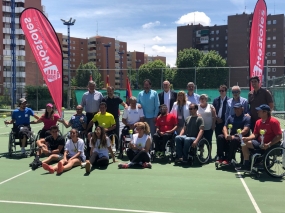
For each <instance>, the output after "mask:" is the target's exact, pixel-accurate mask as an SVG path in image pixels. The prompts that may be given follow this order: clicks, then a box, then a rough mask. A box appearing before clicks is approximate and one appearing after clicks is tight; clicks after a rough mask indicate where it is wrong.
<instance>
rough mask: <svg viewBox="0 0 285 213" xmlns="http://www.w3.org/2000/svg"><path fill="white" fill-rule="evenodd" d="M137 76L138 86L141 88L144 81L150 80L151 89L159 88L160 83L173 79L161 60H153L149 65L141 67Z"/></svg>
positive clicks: (169, 70)
mask: <svg viewBox="0 0 285 213" xmlns="http://www.w3.org/2000/svg"><path fill="white" fill-rule="evenodd" d="M138 74H139V86H142V84H143V81H144V80H145V79H150V80H151V83H152V88H161V85H162V81H164V80H169V81H171V80H172V77H173V76H172V73H171V69H170V68H169V67H167V66H166V65H165V64H164V63H163V61H161V60H155V61H152V62H150V63H147V64H143V65H141V66H140V68H139V70H138ZM168 78H171V79H168Z"/></svg>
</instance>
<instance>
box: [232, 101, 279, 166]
mask: <svg viewBox="0 0 285 213" xmlns="http://www.w3.org/2000/svg"><path fill="white" fill-rule="evenodd" d="M255 109H256V110H257V114H258V117H259V118H260V119H259V120H257V121H256V123H255V126H254V131H253V133H252V134H251V135H250V136H249V137H243V138H242V139H243V141H244V143H245V144H246V146H243V147H242V154H243V157H244V164H243V165H242V166H241V167H240V168H236V169H237V170H238V171H249V170H250V160H249V154H250V150H253V149H255V150H266V149H268V148H270V146H273V145H275V144H277V143H279V142H280V140H281V138H282V130H281V128H280V123H279V121H278V120H277V119H276V118H273V117H272V116H271V112H270V111H271V109H270V107H269V106H268V105H266V104H262V105H260V106H259V107H257V108H255ZM260 130H263V131H262V132H260ZM263 132H264V133H265V134H264V135H263V137H264V140H263V142H264V145H263V146H261V142H262V139H261V133H263Z"/></svg>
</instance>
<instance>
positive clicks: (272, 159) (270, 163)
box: [263, 146, 285, 178]
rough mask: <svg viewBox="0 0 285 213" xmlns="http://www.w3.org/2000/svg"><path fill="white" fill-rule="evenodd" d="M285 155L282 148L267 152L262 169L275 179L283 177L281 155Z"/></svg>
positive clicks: (284, 171) (284, 173) (283, 169)
mask: <svg viewBox="0 0 285 213" xmlns="http://www.w3.org/2000/svg"><path fill="white" fill-rule="evenodd" d="M283 154H285V149H284V148H283V147H281V146H280V147H275V148H273V149H271V150H269V151H268V152H267V153H266V154H265V156H264V161H263V165H264V169H265V171H266V173H267V174H268V175H270V176H272V177H275V178H282V177H284V176H285V168H284V166H283V165H282V155H283Z"/></svg>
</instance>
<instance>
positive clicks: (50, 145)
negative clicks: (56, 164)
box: [30, 125, 65, 170]
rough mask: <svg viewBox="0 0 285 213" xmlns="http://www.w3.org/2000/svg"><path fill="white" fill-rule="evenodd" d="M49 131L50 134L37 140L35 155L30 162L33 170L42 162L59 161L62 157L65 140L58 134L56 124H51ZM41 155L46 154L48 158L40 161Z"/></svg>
mask: <svg viewBox="0 0 285 213" xmlns="http://www.w3.org/2000/svg"><path fill="white" fill-rule="evenodd" d="M49 133H50V134H51V135H49V136H47V137H45V138H41V139H39V140H38V141H37V146H38V150H37V152H36V157H35V159H34V161H33V162H32V163H31V164H30V166H31V167H32V169H33V170H35V169H36V168H38V167H39V166H41V165H42V163H45V164H49V163H50V162H53V161H60V160H61V159H62V157H63V153H64V145H65V140H64V138H63V137H62V136H60V135H59V134H58V133H59V128H58V126H57V125H55V126H51V128H50V130H49ZM41 155H45V156H48V158H47V159H45V160H43V161H40V156H41Z"/></svg>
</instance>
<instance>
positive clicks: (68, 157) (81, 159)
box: [66, 155, 85, 163]
mask: <svg viewBox="0 0 285 213" xmlns="http://www.w3.org/2000/svg"><path fill="white" fill-rule="evenodd" d="M66 158H67V160H69V159H70V158H72V156H70V155H67V156H66ZM77 158H78V159H79V160H80V161H81V163H83V162H85V160H84V159H83V158H82V157H81V156H79V157H77Z"/></svg>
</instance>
